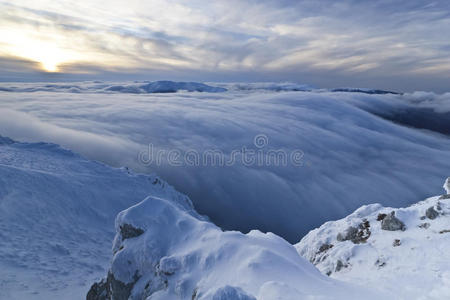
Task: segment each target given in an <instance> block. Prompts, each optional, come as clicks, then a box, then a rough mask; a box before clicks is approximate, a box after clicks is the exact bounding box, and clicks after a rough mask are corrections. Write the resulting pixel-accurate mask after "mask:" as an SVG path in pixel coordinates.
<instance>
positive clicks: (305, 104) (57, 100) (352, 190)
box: [0, 82, 450, 242]
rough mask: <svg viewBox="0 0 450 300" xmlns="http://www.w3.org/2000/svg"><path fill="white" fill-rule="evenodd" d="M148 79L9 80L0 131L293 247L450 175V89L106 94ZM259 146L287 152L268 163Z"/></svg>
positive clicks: (410, 198)
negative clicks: (129, 176) (151, 186)
mask: <svg viewBox="0 0 450 300" xmlns="http://www.w3.org/2000/svg"><path fill="white" fill-rule="evenodd" d="M148 84H150V83H148V82H146V83H127V84H117V83H115V84H110V83H101V82H87V83H70V84H68V83H65V84H47V83H43V84H30V83H23V84H22V83H16V84H11V83H3V84H1V85H0V90H1V91H0V99H1V101H0V135H3V136H8V137H11V138H13V139H17V140H21V141H47V142H54V143H58V144H61V145H62V146H64V147H67V148H69V149H71V150H74V151H76V152H79V153H81V154H82V155H84V156H86V157H87V158H90V159H95V160H99V161H102V162H104V163H107V164H110V165H113V166H117V167H119V166H128V167H130V168H132V169H134V170H136V171H138V172H156V173H157V174H159V175H160V176H161V177H163V178H164V179H166V180H167V181H168V182H169V183H171V184H173V185H174V186H175V187H176V188H178V189H179V190H180V191H182V192H184V193H186V194H188V195H189V196H190V197H191V199H192V200H193V202H194V204H195V206H196V208H197V210H198V211H199V212H200V213H204V214H207V215H208V216H209V217H210V218H211V219H212V220H213V221H214V222H216V223H217V224H218V225H220V226H222V227H224V228H227V229H239V230H242V231H247V230H250V229H255V228H258V229H261V230H263V231H272V232H275V233H277V234H279V235H281V236H283V237H285V238H287V239H288V240H289V241H291V242H295V241H298V240H299V239H300V238H301V236H302V235H304V234H305V233H307V232H308V231H309V230H310V229H312V228H314V227H316V226H319V225H321V224H322V223H323V222H325V221H327V220H331V219H336V218H340V217H343V216H345V215H347V214H348V213H350V212H351V211H353V210H354V209H355V208H357V207H359V206H361V205H363V204H368V203H375V202H379V203H382V204H383V205H389V206H402V205H407V204H409V203H413V202H417V201H418V200H420V199H423V198H424V197H426V196H429V195H434V194H439V193H440V192H441V191H440V190H441V186H442V178H445V177H447V176H450V174H449V170H450V140H449V137H448V134H449V133H450V132H449V128H450V94H443V95H437V94H433V93H422V92H420V93H419V92H417V93H412V94H403V95H401V94H379V93H374V92H372V91H371V90H360V92H357V93H355V92H352V93H350V92H337V91H335V92H332V91H326V90H316V89H313V88H310V87H308V86H305V85H296V84H267V83H265V84H248V85H246V84H242V83H240V84H216V85H215V84H209V85H206V86H207V87H213V88H218V89H212V90H211V89H209V88H206V89H209V90H208V92H203V93H202V92H178V93H148V92H142V91H140V92H139V93H133V92H130V91H134V90H136V89H128V90H124V89H120V88H115V90H111V89H109V87H111V86H116V87H117V86H123V87H128V88H130V87H133V86H138V87H140V86H147V85H148ZM61 86H63V87H61ZM191 86H192V85H191ZM194 86H196V85H194ZM225 89H226V90H225ZM141 90H142V89H141ZM176 90H178V89H176ZM181 90H184V89H181ZM193 90H196V89H193ZM127 91H128V92H127ZM243 149H245V150H246V151H248V152H250V153H255V156H254V157H253V158H254V159H253V160H250V161H248V160H245V157H244V156H245V155H244V154H243ZM252 151H253V152H252ZM271 151H275V152H271ZM149 153H151V154H149ZM187 153H188V154H189V155H188V156H187V155H186V154H187ZM205 153H208V154H211V153H215V155H216V156H215V157H216V158H217V157H219V156H221V158H223V159H224V160H225V161H227V162H230V163H227V164H225V165H222V164H220V163H217V161H216V163H213V161H212V160H210V159H211V158H212V157H213V156H208V159H205V160H203V158H204V155H205ZM236 153H237V155H235V154H236ZM258 153H259V154H261V155H262V157H263V158H267V157H268V156H269V155H271V154H273V153H278V154H280V153H281V154H286V158H287V159H286V162H284V161H282V160H279V161H276V158H275V160H273V159H274V157H273V156H271V158H272V160H270V163H267V161H265V160H264V159H263V160H261V161H260V160H259V159H258V156H257V155H256V154H258ZM269 153H271V154H269ZM159 154H161V156H160V160H159V161H157V160H156V159H154V158H155V155H159ZM172 154H173V155H172ZM293 154H296V157H295V159H293ZM195 155H198V156H197V158H200V160H199V161H196V162H197V163H192V161H193V160H192V157H194V158H195V157H196V156H195ZM149 157H150V158H152V159H149ZM187 157H189V159H188V160H186V158H187ZM259 158H260V157H259ZM194 161H195V159H194ZM174 162H175V163H174Z"/></svg>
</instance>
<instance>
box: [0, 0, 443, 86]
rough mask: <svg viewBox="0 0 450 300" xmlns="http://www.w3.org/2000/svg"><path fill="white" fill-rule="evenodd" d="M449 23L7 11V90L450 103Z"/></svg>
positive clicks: (153, 9)
mask: <svg viewBox="0 0 450 300" xmlns="http://www.w3.org/2000/svg"><path fill="white" fill-rule="evenodd" d="M243 12H245V14H244V13H243ZM449 13H450V5H449V3H448V1H445V0H437V1H432V2H430V1H426V0H412V1H401V2H399V1H369V0H367V1H354V0H345V1H332V0H320V1H317V0H315V1H312V0H302V1H289V0H286V1H273V0H264V1H250V0H246V1H237V0H232V1H204V0H196V1H185V0H178V1H174V0H170V1H162V0H156V1H155V0H154V1H138V0H131V1H127V2H126V4H125V3H123V1H116V0H114V1H109V2H108V6H107V7H105V5H104V2H103V1H99V0H93V1H92V0H91V1H87V0H82V1H76V2H73V1H67V0H63V1H58V3H57V4H55V3H54V1H50V0H39V1H35V0H33V1H32V0H17V1H14V2H10V1H4V0H3V1H0V20H1V21H0V66H1V70H2V72H1V73H0V79H2V80H3V81H5V80H8V81H11V80H14V79H17V80H24V79H25V80H42V79H43V78H44V79H46V80H55V79H59V80H61V79H68V78H78V79H80V78H85V79H89V78H91V79H92V78H93V77H95V76H98V75H99V74H101V75H102V78H109V79H114V78H115V79H118V78H119V79H120V80H124V79H134V78H137V77H141V78H143V77H144V76H147V77H146V78H148V76H152V77H154V78H161V77H162V76H164V77H167V78H177V79H180V80H183V79H184V80H186V79H187V78H189V79H191V80H201V81H205V80H216V81H224V80H226V81H242V80H246V81H249V80H252V81H268V80H294V79H298V80H301V81H308V82H311V83H313V84H315V85H317V86H320V87H334V86H347V85H349V84H350V83H351V84H354V85H357V86H370V87H376V88H382V89H393V90H406V91H413V90H417V89H425V90H435V91H448V84H447V83H448V79H449V75H448V74H449V70H450V60H449V49H450V43H449V41H448V39H444V38H442V37H443V36H445V34H446V32H448V31H449V30H450V18H449ZM43 71H46V72H59V73H61V75H60V76H58V75H56V74H53V75H52V74H46V75H47V77H48V78H47V77H46V76H43V74H42V72H43ZM68 74H70V76H69V75H68Z"/></svg>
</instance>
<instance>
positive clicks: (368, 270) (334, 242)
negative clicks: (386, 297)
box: [295, 179, 450, 299]
mask: <svg viewBox="0 0 450 300" xmlns="http://www.w3.org/2000/svg"><path fill="white" fill-rule="evenodd" d="M448 182H449V181H448V179H447V181H446V184H445V185H444V188H446V189H447V188H448ZM447 192H448V190H447ZM449 245H450V195H449V194H446V195H442V196H437V197H432V198H428V199H426V200H424V201H422V202H419V203H417V204H414V205H411V206H410V207H406V208H398V209H396V208H389V207H383V206H381V205H379V204H372V205H366V206H363V207H361V208H359V209H358V210H356V211H355V212H354V213H352V214H351V215H349V216H348V217H346V218H344V219H341V220H338V221H333V222H327V223H325V224H324V225H322V226H320V227H319V228H318V229H315V230H313V231H311V232H310V233H309V234H307V235H306V236H305V237H304V238H303V239H302V240H301V241H300V243H298V244H297V245H296V246H295V247H296V248H297V250H298V252H299V253H300V255H302V256H303V257H305V258H306V259H308V260H309V261H311V262H312V263H313V264H315V265H316V267H317V268H318V269H319V270H320V271H321V272H322V273H324V274H327V275H329V276H330V277H332V278H336V279H339V280H343V281H347V282H353V283H359V284H362V285H364V286H371V287H377V288H378V289H379V290H380V291H383V292H386V293H388V294H390V295H393V296H394V297H395V298H396V299H448V298H449V297H450V252H449V251H448V247H449Z"/></svg>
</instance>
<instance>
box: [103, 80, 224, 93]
mask: <svg viewBox="0 0 450 300" xmlns="http://www.w3.org/2000/svg"><path fill="white" fill-rule="evenodd" d="M105 91H112V92H119V93H131V94H142V93H176V92H178V91H186V92H208V93H220V92H226V91H227V89H225V88H222V87H213V86H210V85H206V84H204V83H199V82H175V81H154V82H149V83H146V84H128V85H113V86H109V87H107V88H105Z"/></svg>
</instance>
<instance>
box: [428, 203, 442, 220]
mask: <svg viewBox="0 0 450 300" xmlns="http://www.w3.org/2000/svg"><path fill="white" fill-rule="evenodd" d="M425 216H426V217H427V218H428V219H430V220H434V219H436V218H437V217H438V216H439V213H438V212H437V211H436V210H435V209H434V207H433V206H431V207H429V208H428V209H427V211H426V212H425Z"/></svg>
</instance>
